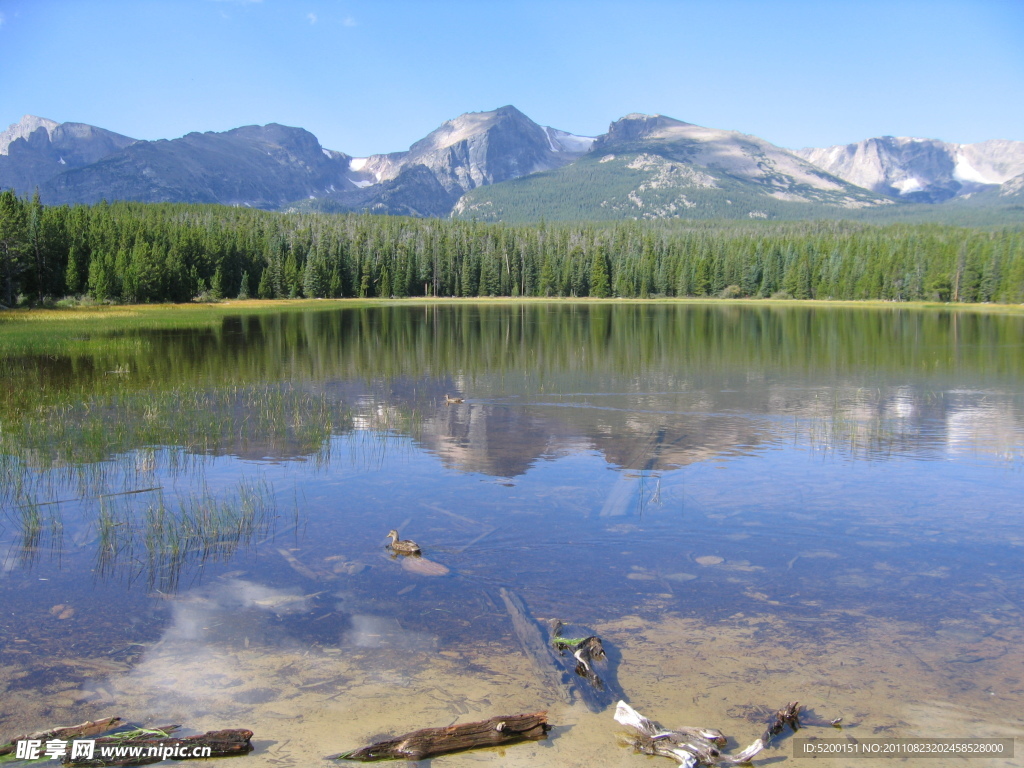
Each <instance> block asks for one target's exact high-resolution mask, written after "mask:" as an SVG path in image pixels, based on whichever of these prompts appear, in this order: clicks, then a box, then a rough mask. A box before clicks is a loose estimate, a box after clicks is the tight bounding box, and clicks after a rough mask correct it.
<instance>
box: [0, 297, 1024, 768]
mask: <svg viewBox="0 0 1024 768" xmlns="http://www.w3.org/2000/svg"><path fill="white" fill-rule="evenodd" d="M2 370H3V376H2V377H0V385H2V386H3V387H4V388H5V390H6V391H8V392H13V393H15V395H14V396H13V397H12V398H11V399H10V403H9V407H8V408H7V410H6V412H5V413H4V414H3V418H2V421H0V429H2V432H0V462H2V463H0V482H2V490H0V511H2V514H0V605H2V607H3V611H2V615H0V692H2V693H0V740H2V739H6V738H7V737H10V736H13V735H14V734H17V733H23V732H25V731H31V730H36V729H42V728H45V727H49V726H54V725H68V724H72V723H77V722H81V721H83V720H86V719H93V718H98V717H103V716H109V715H120V716H122V717H125V718H128V719H131V720H133V721H136V722H139V723H143V724H146V725H160V724H165V723H182V724H184V725H185V726H186V727H187V728H188V729H191V730H193V731H204V730H208V729H215V728H222V727H245V728H250V729H252V730H253V731H255V733H256V736H255V739H254V741H255V743H256V745H257V751H256V752H254V753H253V754H252V755H250V756H249V757H247V758H244V760H245V763H246V764H247V765H254V766H256V765H268V766H270V765H273V766H291V765H295V766H308V765H321V764H322V765H327V763H324V762H323V761H322V759H321V758H322V757H323V756H324V755H328V754H331V753H337V752H340V751H343V750H346V749H351V748H355V747H358V746H361V745H363V744H366V743H369V742H370V741H373V740H375V739H376V738H379V737H381V735H382V734H392V735H395V734H400V733H404V732H407V731H411V730H415V729H418V728H423V727H428V726H443V725H448V724H451V723H454V722H460V721H469V720H475V719H484V718H488V717H492V716H495V715H506V714H513V713H517V712H523V711H534V710H538V709H547V710H548V711H549V719H550V721H551V722H552V723H554V724H555V725H556V728H555V729H554V731H553V732H552V734H551V737H550V738H549V740H548V741H545V742H540V743H528V744H524V745H518V746H513V747H509V748H508V749H507V750H505V751H504V752H503V753H499V752H495V751H486V750H485V751H479V752H470V753H465V754H462V755H454V756H448V757H444V758H437V765H439V766H440V765H445V766H449V765H450V766H463V765H478V764H481V763H490V764H494V765H502V766H508V765H514V766H518V765H524V766H525V765H530V766H556V765H557V766H574V765H579V766H595V765H607V766H634V765H644V764H647V763H646V762H645V761H648V760H650V759H652V758H645V757H643V756H640V755H635V754H633V753H632V751H631V750H630V749H628V748H626V747H624V746H622V745H621V743H620V742H619V739H618V734H619V732H620V731H621V730H622V729H621V728H620V727H619V726H617V725H616V724H615V723H614V722H613V720H612V711H613V708H609V709H607V710H605V711H603V712H593V711H591V710H590V709H588V708H587V707H586V706H584V705H583V704H582V703H579V702H576V703H572V704H570V703H567V702H565V701H563V700H562V699H561V698H560V697H559V696H558V694H557V692H556V691H554V690H552V689H551V687H550V686H548V685H547V684H546V683H545V680H544V679H543V678H542V677H541V675H540V674H539V673H538V671H537V670H536V669H535V668H534V667H533V665H532V664H531V661H530V660H529V659H528V658H527V656H526V655H525V654H524V653H523V652H522V651H521V649H520V646H519V644H518V643H517V640H516V637H515V635H514V633H513V629H512V622H511V620H510V617H509V614H508V612H507V611H506V606H505V604H504V602H503V601H502V599H501V597H500V591H501V590H502V589H505V590H508V591H511V592H513V593H514V594H516V595H518V596H519V597H520V598H521V599H522V600H523V601H524V602H525V604H526V605H527V607H528V609H529V611H530V613H531V614H532V615H533V617H535V618H536V619H538V620H540V621H544V620H547V619H554V618H558V619H561V620H563V621H566V622H572V623H576V624H582V625H585V626H586V627H589V628H591V629H592V630H594V631H596V632H597V633H599V634H600V636H601V637H602V639H603V640H604V642H605V645H606V647H607V648H608V650H609V656H610V658H611V662H612V667H613V669H614V670H615V676H617V679H618V684H619V686H620V687H621V689H622V691H623V692H624V694H625V696H626V697H627V698H628V700H629V701H630V703H631V704H632V705H633V706H634V707H635V708H636V709H637V710H638V711H640V712H641V713H643V714H644V715H646V716H648V717H650V718H652V719H654V720H657V721H659V722H661V723H663V724H665V725H667V726H678V725H700V726H707V727H713V728H719V729H721V730H722V731H724V732H725V733H726V734H727V735H728V736H730V738H731V740H730V747H729V749H730V750H731V751H737V750H738V749H739V748H741V747H743V746H745V745H746V744H749V743H750V742H751V741H752V740H753V739H754V738H756V737H757V736H759V735H760V734H761V732H762V731H763V729H764V726H765V725H766V724H767V722H768V716H769V713H770V712H773V711H774V710H775V709H777V708H779V707H781V706H783V705H784V704H785V703H786V702H788V701H793V700H799V701H800V702H801V703H802V704H803V705H804V706H805V707H807V708H809V709H810V710H812V711H813V715H814V716H816V717H817V718H818V719H819V720H831V719H834V718H839V717H841V718H843V720H842V726H843V727H842V729H841V730H840V729H836V728H832V727H828V726H827V725H810V726H809V727H808V728H806V729H805V730H802V731H801V732H800V735H801V736H806V737H819V738H829V739H852V738H856V739H864V738H882V737H886V738H887V737H894V738H895V737H925V738H939V737H958V738H988V737H992V738H995V737H999V738H1006V737H1016V738H1018V739H1019V738H1020V737H1024V714H1022V713H1024V653H1022V651H1021V648H1022V645H1024V564H1022V560H1024V317H1021V316H1003V315H986V314H970V313H955V312H944V311H908V310H901V309H899V308H893V309H891V310H874V309H840V308H794V307H770V306H765V305H760V306H737V305H724V304H686V305H671V304H649V305H635V304H632V305H621V306H619V305H614V304H585V303H581V304H537V303H527V304H511V303H510V304H486V305H475V304H459V305H454V306H453V305H422V304H420V305H417V304H403V305H398V306H385V307H380V308H370V309H367V308H359V309H355V308H353V309H346V310H336V309H332V310H329V311H319V312H302V313H299V312H288V313H282V314H280V315H262V316H238V317H230V318H228V319H226V320H225V321H224V323H223V326H222V327H220V328H219V329H216V330H214V331H209V330H204V331H195V330H181V331H161V332H147V333H137V334H130V333H129V334H121V335H118V336H116V337H111V338H110V339H97V338H91V339H90V338H85V337H83V340H82V351H81V353H80V354H76V355H74V356H56V357H55V356H52V355H40V356H23V357H20V358H18V359H8V360H4V361H3V368H2ZM446 395H449V396H451V397H452V398H459V399H462V400H464V402H460V403H446V400H445V396H446ZM392 528H397V529H398V530H399V531H400V533H401V535H402V537H403V538H406V537H408V538H412V539H415V540H416V541H417V542H419V544H420V545H421V547H422V548H423V554H424V558H425V559H421V560H411V559H404V558H400V557H395V556H391V555H389V553H388V551H387V550H386V549H385V544H386V534H387V532H388V531H389V530H390V529H392ZM812 719H813V718H812ZM1017 748H1018V750H1024V741H1018V743H1017ZM1020 754H1024V752H1022V753H1019V754H1018V757H1016V758H1015V759H1010V758H998V759H982V760H974V761H972V762H971V763H970V764H971V765H972V766H976V767H977V768H981V766H988V765H1021V764H1022V762H1021V761H1022V760H1024V757H1021V756H1020ZM656 761H657V762H658V763H659V764H664V765H670V764H671V763H669V762H668V761H664V760H663V759H662V758H657V759H656ZM765 761H767V762H769V763H777V762H785V761H792V762H794V763H795V764H797V765H799V764H800V763H801V762H803V760H800V759H796V758H794V757H793V750H792V747H791V737H787V738H784V739H782V740H780V741H779V742H778V743H777V744H775V745H773V746H772V747H771V748H770V749H769V750H767V751H766V752H764V753H762V758H761V759H760V760H755V764H758V763H761V762H765ZM848 764H849V765H854V764H860V763H859V762H857V761H843V760H833V761H823V760H820V759H819V760H818V761H816V763H815V765H848ZM937 764H938V763H937V762H936V761H930V762H927V763H925V765H937ZM652 765H653V763H652Z"/></svg>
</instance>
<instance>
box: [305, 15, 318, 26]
mask: <svg viewBox="0 0 1024 768" xmlns="http://www.w3.org/2000/svg"><path fill="white" fill-rule="evenodd" d="M306 18H307V19H309V23H310V24H316V14H315V13H307V14H306Z"/></svg>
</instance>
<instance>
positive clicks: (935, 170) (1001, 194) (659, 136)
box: [0, 105, 1024, 220]
mask: <svg viewBox="0 0 1024 768" xmlns="http://www.w3.org/2000/svg"><path fill="white" fill-rule="evenodd" d="M421 169H425V170H426V173H424V172H423V170H421ZM0 188H13V189H15V190H16V191H17V192H18V193H19V194H27V193H28V192H29V191H30V190H34V189H38V190H39V193H40V197H41V199H42V200H43V202H45V203H47V204H79V203H94V202H98V201H99V200H101V199H126V200H139V201H144V202H196V203H219V204H224V205H244V206H251V207H259V208H267V209H280V210H320V211H339V212H340V211H368V212H373V213H384V214H397V215H412V216H429V217H440V216H448V215H452V216H467V217H480V218H483V219H505V218H507V219H520V220H522V219H524V218H530V217H533V218H537V217H544V216H545V213H544V211H543V210H542V208H543V207H545V206H546V207H547V208H548V209H549V210H554V209H555V208H561V209H563V210H564V211H571V212H572V216H573V217H582V218H637V219H647V218H707V217H718V216H721V217H726V218H790V217H796V218H803V217H815V216H819V215H827V216H830V217H834V216H837V215H843V211H857V210H865V211H870V210H879V211H881V210H883V209H886V208H888V209H892V210H893V211H897V210H899V206H900V204H905V203H907V202H920V203H927V204H929V205H941V204H943V203H946V202H950V201H954V202H962V201H968V200H971V198H972V197H973V200H971V205H973V206H975V207H978V206H1006V205H1007V204H1010V203H1016V202H1018V201H1019V199H1020V196H1021V189H1022V188H1024V142H1016V141H1009V140H998V139H993V140H988V141H986V142H978V143H976V144H951V143H947V142H941V141H939V140H937V139H917V138H906V137H876V138H872V139H865V140H864V141H862V142H858V143H855V144H848V145H836V146H833V147H823V148H805V149H801V150H788V149H785V148H782V147H778V146H776V145H774V144H772V143H771V142H768V141H766V140H765V139H762V138H760V137H757V136H754V135H750V134H743V133H740V132H738V131H728V130H722V129H717V128H708V127H704V126H700V125H696V124H694V123H688V122H685V121H682V120H677V119H675V118H672V117H668V116H666V115H661V114H643V113H630V114H628V115H626V116H624V117H622V118H620V119H619V120H616V121H613V122H612V123H611V124H610V125H609V129H608V131H607V132H606V133H604V134H602V135H600V136H597V137H587V136H579V135H576V134H572V133H569V132H567V131H563V130H560V129H556V128H552V127H550V126H542V125H539V124H538V123H536V122H534V121H533V120H531V119H530V118H529V117H527V116H526V115H525V114H523V113H522V112H521V111H519V110H518V109H517V108H516V107H514V106H512V105H506V106H503V107H499V108H498V109H495V110H491V111H485V112H467V113H464V114H462V115H460V116H458V117H456V118H453V119H451V120H447V121H445V122H444V123H442V124H441V125H440V126H438V128H436V129H434V130H433V131H431V132H430V133H429V134H427V135H426V136H425V137H423V138H422V139H419V140H418V141H416V142H413V144H412V145H410V147H409V148H408V149H407V150H403V151H399V152H391V153H386V154H376V155H370V156H368V157H352V156H350V155H348V154H346V153H345V152H342V151H338V150H331V149H326V148H324V147H322V146H321V145H320V143H319V141H318V140H317V138H316V137H315V136H314V135H313V134H312V133H309V132H308V131H306V130H305V129H302V128H295V127H289V126H283V125H280V124H277V123H270V124H268V125H265V126H242V127H240V128H235V129H232V130H230V131H224V132H206V133H198V132H193V133H189V134H187V135H185V136H183V137H180V138H178V139H160V140H157V141H137V140H135V139H132V138H130V137H127V136H122V135H120V134H116V133H113V132H111V131H107V130H105V129H102V128H97V127H95V126H90V125H86V124H82V123H57V122H56V121H53V120H49V119H47V118H42V117H36V116H32V115H26V116H25V117H23V118H22V120H21V121H20V122H18V123H14V124H12V125H11V126H10V127H9V128H8V129H7V130H5V131H3V132H0ZM531 195H532V196H533V197H534V200H532V201H531V200H530V199H529V198H530V196H531ZM540 200H546V201H548V202H546V203H544V204H543V205H541V204H540V203H539V202H538V201H540ZM892 206H897V208H895V209H893V208H892ZM548 217H549V218H550V217H553V218H559V214H558V213H557V212H555V213H554V214H553V215H549V216H548Z"/></svg>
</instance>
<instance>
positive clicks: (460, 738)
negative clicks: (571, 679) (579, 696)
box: [326, 712, 551, 763]
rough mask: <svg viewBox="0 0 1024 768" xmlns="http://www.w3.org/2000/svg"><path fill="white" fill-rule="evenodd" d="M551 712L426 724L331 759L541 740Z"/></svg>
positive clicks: (417, 755)
mask: <svg viewBox="0 0 1024 768" xmlns="http://www.w3.org/2000/svg"><path fill="white" fill-rule="evenodd" d="M549 730H551V726H550V725H548V716H547V712H533V713H531V714H524V715H510V716H508V717H492V718H490V719H489V720H481V721H479V722H475V723H462V724H461V725H449V726H448V727H447V728H424V729H423V730H419V731H413V732H412V733H407V734H405V735H404V736H397V737H395V738H393V739H387V740H385V741H379V742H377V743H376V744H371V745H370V746H368V747H362V748H361V749H354V750H351V751H349V752H341V753H340V754H337V755H330V756H328V757H327V758H326V759H328V760H360V761H362V762H364V763H367V762H372V761H374V760H400V759H405V760H424V759H426V758H428V757H434V756H435V755H443V754H447V753H448V752H460V751H462V750H465V749H476V748H478V747H496V746H504V745H506V744H515V743H517V742H520V741H540V740H541V739H544V738H546V737H547V733H548V731H549Z"/></svg>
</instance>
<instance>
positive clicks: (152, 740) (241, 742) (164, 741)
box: [62, 726, 253, 768]
mask: <svg viewBox="0 0 1024 768" xmlns="http://www.w3.org/2000/svg"><path fill="white" fill-rule="evenodd" d="M173 727H177V726H172V728H173ZM164 732H165V733H166V732H167V731H166V730H165V731H164ZM252 736H253V733H252V731H250V730H248V729H247V728H226V729H224V730H220V731H207V732H206V733H202V734H198V735H196V736H186V737H184V738H173V737H163V738H161V737H159V736H157V737H154V735H153V729H150V730H146V729H140V731H139V735H138V736H135V735H132V734H113V735H111V736H103V737H101V738H98V739H96V751H95V753H94V755H93V757H92V758H91V759H75V760H71V759H69V758H64V759H63V760H62V762H63V763H64V764H65V765H70V766H75V767H76V768H78V767H79V766H82V767H85V766H88V767H89V768H93V767H94V766H95V767H96V768H99V767H100V766H129V765H148V764H149V763H159V762H160V761H162V760H167V759H174V760H194V759H199V758H205V757H229V756H232V755H244V754H248V753H249V752H251V751H252V749H253V746H252ZM103 747H108V748H110V747H122V748H133V749H134V750H137V754H135V755H121V756H111V757H103V756H102V753H101V749H102V748H103ZM207 749H209V753H206V750H207ZM151 752H152V754H150V753H151Z"/></svg>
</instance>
